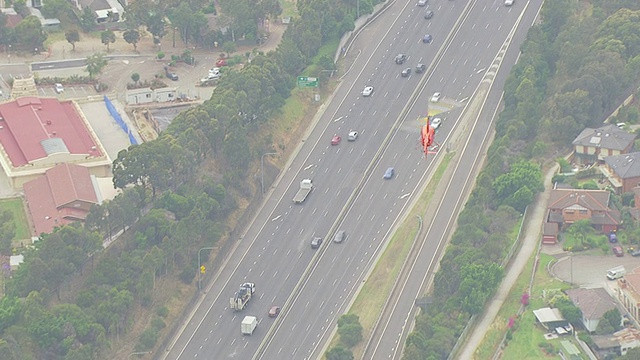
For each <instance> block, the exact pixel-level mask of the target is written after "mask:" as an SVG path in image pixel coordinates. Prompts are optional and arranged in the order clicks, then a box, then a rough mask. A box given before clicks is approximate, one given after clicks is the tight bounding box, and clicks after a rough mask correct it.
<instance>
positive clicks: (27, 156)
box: [0, 97, 103, 167]
mask: <svg viewBox="0 0 640 360" xmlns="http://www.w3.org/2000/svg"><path fill="white" fill-rule="evenodd" d="M0 144H1V145H2V147H3V148H4V150H5V151H6V152H7V154H8V155H9V159H10V160H11V163H12V164H13V166H14V167H20V166H23V165H27V164H29V163H31V162H33V161H36V160H39V159H44V158H46V157H47V156H49V155H52V154H56V153H70V154H75V155H84V154H86V155H87V156H103V154H102V153H101V151H100V147H99V146H98V144H97V143H96V140H95V139H94V138H93V136H92V135H91V133H90V132H89V130H88V129H87V127H86V126H85V123H84V121H83V119H82V115H81V114H80V113H79V112H78V110H77V108H76V106H75V105H74V103H73V102H72V101H59V100H58V99H50V98H36V97H22V98H19V99H17V100H15V101H10V102H7V103H4V104H1V105H0Z"/></svg>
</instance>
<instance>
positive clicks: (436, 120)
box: [431, 118, 442, 129]
mask: <svg viewBox="0 0 640 360" xmlns="http://www.w3.org/2000/svg"><path fill="white" fill-rule="evenodd" d="M440 125H442V119H441V118H433V120H431V127H432V128H434V129H438V128H439V127H440Z"/></svg>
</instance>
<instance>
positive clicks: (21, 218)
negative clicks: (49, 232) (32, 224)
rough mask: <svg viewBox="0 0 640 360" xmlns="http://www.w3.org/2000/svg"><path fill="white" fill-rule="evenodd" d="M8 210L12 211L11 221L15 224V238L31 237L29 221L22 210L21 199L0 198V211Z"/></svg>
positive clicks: (25, 238) (24, 238)
mask: <svg viewBox="0 0 640 360" xmlns="http://www.w3.org/2000/svg"><path fill="white" fill-rule="evenodd" d="M4 210H9V211H11V212H12V213H13V221H14V222H15V224H16V236H15V239H16V240H28V239H31V235H30V232H29V222H28V220H27V214H25V212H24V206H23V204H22V199H20V198H13V199H2V200H0V211H4Z"/></svg>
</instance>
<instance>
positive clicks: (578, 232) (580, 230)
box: [567, 219, 593, 247]
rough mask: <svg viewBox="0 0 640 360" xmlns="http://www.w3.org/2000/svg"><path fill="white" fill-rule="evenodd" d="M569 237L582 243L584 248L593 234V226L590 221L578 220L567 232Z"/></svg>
mask: <svg viewBox="0 0 640 360" xmlns="http://www.w3.org/2000/svg"><path fill="white" fill-rule="evenodd" d="M567 232H568V233H569V235H571V236H572V237H573V238H574V239H576V240H578V241H579V242H580V245H581V246H583V247H584V245H585V242H586V240H587V238H588V237H589V235H590V234H592V233H593V227H592V226H591V220H590V219H583V220H577V221H575V222H574V223H573V224H571V226H570V227H569V229H568V230H567Z"/></svg>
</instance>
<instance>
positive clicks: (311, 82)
mask: <svg viewBox="0 0 640 360" xmlns="http://www.w3.org/2000/svg"><path fill="white" fill-rule="evenodd" d="M298 87H318V78H316V77H307V76H298Z"/></svg>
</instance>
